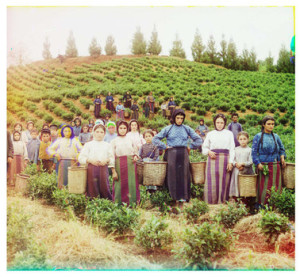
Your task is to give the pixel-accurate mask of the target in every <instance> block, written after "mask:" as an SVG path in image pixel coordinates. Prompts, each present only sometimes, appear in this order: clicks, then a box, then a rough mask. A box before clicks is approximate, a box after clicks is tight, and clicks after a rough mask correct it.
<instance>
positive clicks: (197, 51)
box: [191, 28, 205, 62]
mask: <svg viewBox="0 0 300 277" xmlns="http://www.w3.org/2000/svg"><path fill="white" fill-rule="evenodd" d="M191 49H192V56H193V59H194V61H195V62H202V61H203V52H204V49H205V46H204V44H203V42H202V38H201V35H200V34H199V30H198V28H197V29H196V33H195V37H194V41H193V44H192V47H191Z"/></svg>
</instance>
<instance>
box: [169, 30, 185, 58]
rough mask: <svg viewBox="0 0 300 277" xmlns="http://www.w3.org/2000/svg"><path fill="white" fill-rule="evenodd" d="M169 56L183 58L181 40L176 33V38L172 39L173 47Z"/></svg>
mask: <svg viewBox="0 0 300 277" xmlns="http://www.w3.org/2000/svg"><path fill="white" fill-rule="evenodd" d="M170 56H173V57H179V58H183V59H185V57H186V56H185V52H184V49H183V48H182V42H181V40H180V39H179V37H178V34H176V39H175V40H174V41H173V48H172V49H171V50H170Z"/></svg>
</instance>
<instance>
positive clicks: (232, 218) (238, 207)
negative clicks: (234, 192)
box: [214, 202, 248, 228]
mask: <svg viewBox="0 0 300 277" xmlns="http://www.w3.org/2000/svg"><path fill="white" fill-rule="evenodd" d="M247 214H248V209H247V208H246V206H245V204H242V203H236V202H234V203H229V202H227V206H226V207H225V208H224V207H223V208H221V209H220V211H219V212H218V213H217V214H216V215H215V216H214V220H216V221H217V222H218V223H221V224H223V225H224V226H225V227H226V228H232V227H233V226H234V225H235V224H236V223H237V222H238V221H239V220H240V219H241V218H242V217H243V216H245V215H247Z"/></svg>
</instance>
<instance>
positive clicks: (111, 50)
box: [105, 36, 117, 56]
mask: <svg viewBox="0 0 300 277" xmlns="http://www.w3.org/2000/svg"><path fill="white" fill-rule="evenodd" d="M114 43H115V40H114V38H113V37H112V36H108V37H107V39H106V44H105V53H106V55H107V56H112V55H116V53H117V47H116V46H115V45H114Z"/></svg>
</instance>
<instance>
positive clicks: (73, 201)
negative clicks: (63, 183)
mask: <svg viewBox="0 0 300 277" xmlns="http://www.w3.org/2000/svg"><path fill="white" fill-rule="evenodd" d="M53 199H54V200H53V202H54V204H55V205H56V206H58V207H59V208H61V209H63V210H67V209H68V208H69V207H70V208H72V209H73V211H74V213H75V215H77V216H80V215H84V213H85V208H86V204H87V199H86V197H85V195H84V194H73V193H69V192H68V190H67V189H57V190H55V191H54V192H53Z"/></svg>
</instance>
